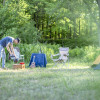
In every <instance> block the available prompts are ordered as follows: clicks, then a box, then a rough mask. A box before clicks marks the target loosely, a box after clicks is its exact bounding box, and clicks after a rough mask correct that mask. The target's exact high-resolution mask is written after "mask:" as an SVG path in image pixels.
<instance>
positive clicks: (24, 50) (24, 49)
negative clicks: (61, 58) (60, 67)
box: [19, 43, 59, 62]
mask: <svg viewBox="0 0 100 100" xmlns="http://www.w3.org/2000/svg"><path fill="white" fill-rule="evenodd" d="M19 48H20V52H21V54H24V56H25V61H27V62H29V61H30V58H31V54H32V53H39V51H40V48H41V50H42V53H45V54H46V57H47V61H48V62H51V54H54V53H58V52H59V50H58V48H59V45H51V44H41V43H36V44H20V45H19Z"/></svg>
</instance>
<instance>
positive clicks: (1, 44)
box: [0, 36, 20, 68]
mask: <svg viewBox="0 0 100 100" xmlns="http://www.w3.org/2000/svg"><path fill="white" fill-rule="evenodd" d="M19 42H20V40H19V38H13V37H10V36H7V37H5V38H3V39H1V40H0V61H1V57H2V68H5V61H6V54H5V47H6V48H7V50H8V52H9V54H10V55H12V56H14V57H15V58H16V55H15V53H14V48H13V43H14V44H18V43H19Z"/></svg>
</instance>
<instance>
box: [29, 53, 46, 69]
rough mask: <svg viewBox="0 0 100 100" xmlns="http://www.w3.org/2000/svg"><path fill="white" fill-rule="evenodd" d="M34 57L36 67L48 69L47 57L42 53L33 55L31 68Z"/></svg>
mask: <svg viewBox="0 0 100 100" xmlns="http://www.w3.org/2000/svg"><path fill="white" fill-rule="evenodd" d="M34 56H35V59H34V62H35V66H36V67H37V66H40V67H46V64H47V59H46V55H45V54H43V53H40V54H39V53H32V55H31V59H30V63H29V66H30V65H31V63H32V62H33V58H34Z"/></svg>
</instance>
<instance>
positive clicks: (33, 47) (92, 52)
mask: <svg viewBox="0 0 100 100" xmlns="http://www.w3.org/2000/svg"><path fill="white" fill-rule="evenodd" d="M18 47H19V48H20V52H21V54H24V56H25V61H26V62H28V63H29V61H30V58H31V54H32V53H39V51H40V48H41V50H42V53H45V54H46V57H47V61H48V62H52V60H51V54H57V53H59V49H58V48H59V47H60V45H56V44H53V45H51V44H46V43H44V44H41V43H36V44H19V45H18ZM99 54H100V49H99V47H94V46H85V47H81V48H79V47H76V48H74V49H69V57H70V59H77V60H80V61H82V62H86V63H88V62H93V61H94V60H95V59H96V57H97V56H99ZM77 60H76V61H77Z"/></svg>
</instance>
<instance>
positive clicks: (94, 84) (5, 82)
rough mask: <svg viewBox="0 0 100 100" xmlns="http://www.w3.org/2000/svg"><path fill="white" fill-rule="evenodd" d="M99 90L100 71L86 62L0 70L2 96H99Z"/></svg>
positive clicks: (29, 99) (28, 99)
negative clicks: (82, 63) (62, 65)
mask: <svg viewBox="0 0 100 100" xmlns="http://www.w3.org/2000/svg"><path fill="white" fill-rule="evenodd" d="M8 65H9V66H12V64H8ZM50 66H51V67H50ZM9 68H10V67H9ZM99 94H100V71H99V70H93V69H92V68H90V67H89V66H86V65H85V66H82V65H80V66H77V65H76V64H75V63H73V64H71V63H70V66H69V67H68V66H66V67H61V66H59V67H52V64H48V65H47V68H34V69H29V68H26V69H25V70H13V69H9V70H0V100H100V95H99Z"/></svg>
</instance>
